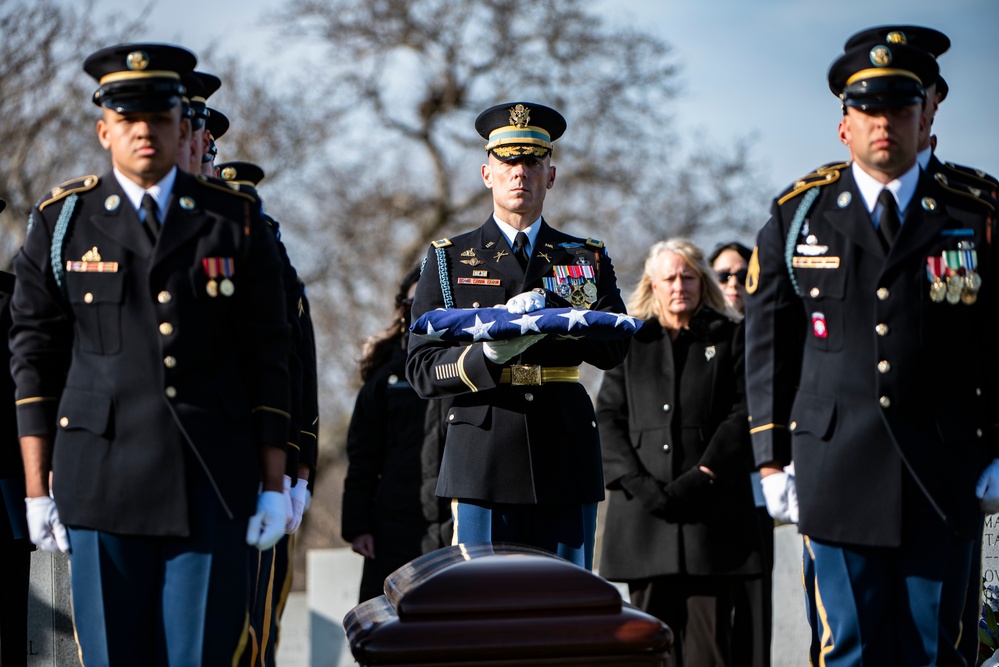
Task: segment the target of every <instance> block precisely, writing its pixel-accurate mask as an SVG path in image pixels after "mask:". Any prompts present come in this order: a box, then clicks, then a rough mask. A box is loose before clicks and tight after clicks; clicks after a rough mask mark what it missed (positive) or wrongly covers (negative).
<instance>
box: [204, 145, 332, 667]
mask: <svg viewBox="0 0 999 667" xmlns="http://www.w3.org/2000/svg"><path fill="white" fill-rule="evenodd" d="M218 171H219V175H220V176H221V178H222V180H224V181H225V182H226V183H229V184H230V185H232V186H236V187H238V188H239V189H240V191H242V192H248V193H250V194H252V195H253V196H254V197H257V192H256V187H257V185H259V184H260V181H262V180H263V179H264V170H263V169H262V168H261V167H260V166H258V165H256V164H253V163H252V162H226V163H223V164H220V165H219V168H218ZM262 207H263V205H262V204H261V208H262ZM263 217H264V220H265V221H266V222H267V225H268V227H269V228H270V230H271V232H272V233H273V234H274V238H275V240H276V241H277V245H278V253H279V255H280V257H281V267H282V270H283V275H282V284H283V285H284V289H285V304H286V306H287V318H288V324H289V326H290V328H291V348H290V349H289V352H288V370H289V377H290V382H291V411H290V414H291V419H290V428H289V433H288V446H287V450H286V453H287V457H286V459H285V473H284V493H285V497H286V500H287V501H288V502H289V503H290V505H291V516H290V518H289V519H288V523H287V525H286V526H285V535H284V537H282V538H281V541H280V542H278V543H277V544H276V545H274V547H273V548H271V549H266V550H263V551H260V552H252V551H251V553H250V582H251V585H250V636H249V644H248V646H247V649H246V650H245V651H244V652H243V656H242V658H241V660H240V663H239V664H240V665H248V666H253V665H260V666H261V667H263V666H265V665H273V664H274V654H275V651H276V650H277V644H278V638H279V630H280V623H281V615H282V614H283V613H284V606H285V602H286V601H287V599H288V593H289V592H290V591H291V553H292V547H293V540H292V534H294V533H295V531H297V530H298V528H299V526H301V524H302V516H303V514H304V512H305V510H306V509H307V507H308V505H309V503H310V501H311V498H312V493H311V491H310V490H309V485H310V479H311V477H312V475H313V473H314V470H315V464H316V445H317V441H316V437H317V431H318V426H319V407H318V396H317V387H316V351H315V337H314V335H313V330H312V321H311V317H310V314H309V309H308V301H307V299H306V297H305V285H304V284H303V283H302V281H301V279H299V277H298V273H297V272H296V271H295V267H294V266H292V264H291V260H290V259H289V258H288V253H287V250H286V249H285V247H284V244H283V243H281V228H280V225H279V224H278V222H277V221H276V220H274V219H273V218H271V217H270V216H269V215H266V214H263Z"/></svg>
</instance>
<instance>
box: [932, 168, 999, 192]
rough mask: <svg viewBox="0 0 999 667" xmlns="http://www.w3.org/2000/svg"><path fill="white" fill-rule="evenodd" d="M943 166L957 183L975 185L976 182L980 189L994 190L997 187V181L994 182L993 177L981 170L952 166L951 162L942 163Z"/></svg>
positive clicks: (998, 181)
mask: <svg viewBox="0 0 999 667" xmlns="http://www.w3.org/2000/svg"><path fill="white" fill-rule="evenodd" d="M943 165H944V168H945V169H947V171H948V172H950V175H951V176H952V177H953V178H956V179H957V180H959V181H964V182H966V183H969V182H970V184H971V185H975V184H976V182H977V183H979V184H981V187H984V188H990V189H995V188H996V186H999V180H996V178H995V177H994V176H992V175H991V174H988V173H987V172H984V171H982V170H981V169H975V168H974V167H966V166H964V165H961V164H954V163H953V162H944V163H943Z"/></svg>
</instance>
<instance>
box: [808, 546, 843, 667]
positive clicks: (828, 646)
mask: <svg viewBox="0 0 999 667" xmlns="http://www.w3.org/2000/svg"><path fill="white" fill-rule="evenodd" d="M801 537H802V539H803V540H804V541H805V547H806V548H807V549H808V555H809V556H810V557H811V558H812V561H814V560H815V552H814V551H812V543H811V540H809V539H808V535H802V536H801ZM813 569H814V568H813ZM813 583H814V586H815V610H816V611H817V612H818V616H819V621H820V622H821V624H822V638H821V639H820V640H819V646H820V647H821V648H820V649H819V667H826V656H827V655H828V654H829V653H831V652H832V650H833V649H834V648H835V647H836V642H835V638H834V637H833V633H832V627H830V625H829V615H828V614H827V613H826V607H825V605H824V604H822V593H821V592H820V591H819V578H818V576H817V575H816V577H815V581H814V582H813Z"/></svg>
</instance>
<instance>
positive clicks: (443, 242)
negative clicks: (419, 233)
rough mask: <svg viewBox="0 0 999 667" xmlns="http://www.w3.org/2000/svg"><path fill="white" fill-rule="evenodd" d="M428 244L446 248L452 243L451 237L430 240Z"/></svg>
mask: <svg viewBox="0 0 999 667" xmlns="http://www.w3.org/2000/svg"><path fill="white" fill-rule="evenodd" d="M430 245H432V246H433V247H435V248H437V249H438V250H439V249H441V248H447V247H449V246H451V245H452V243H451V239H438V240H436V241H431V242H430Z"/></svg>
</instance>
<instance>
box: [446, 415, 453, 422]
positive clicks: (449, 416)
mask: <svg viewBox="0 0 999 667" xmlns="http://www.w3.org/2000/svg"><path fill="white" fill-rule="evenodd" d="M447 420H448V421H449V422H453V421H454V414H453V413H452V414H449V415H448V416H447Z"/></svg>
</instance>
